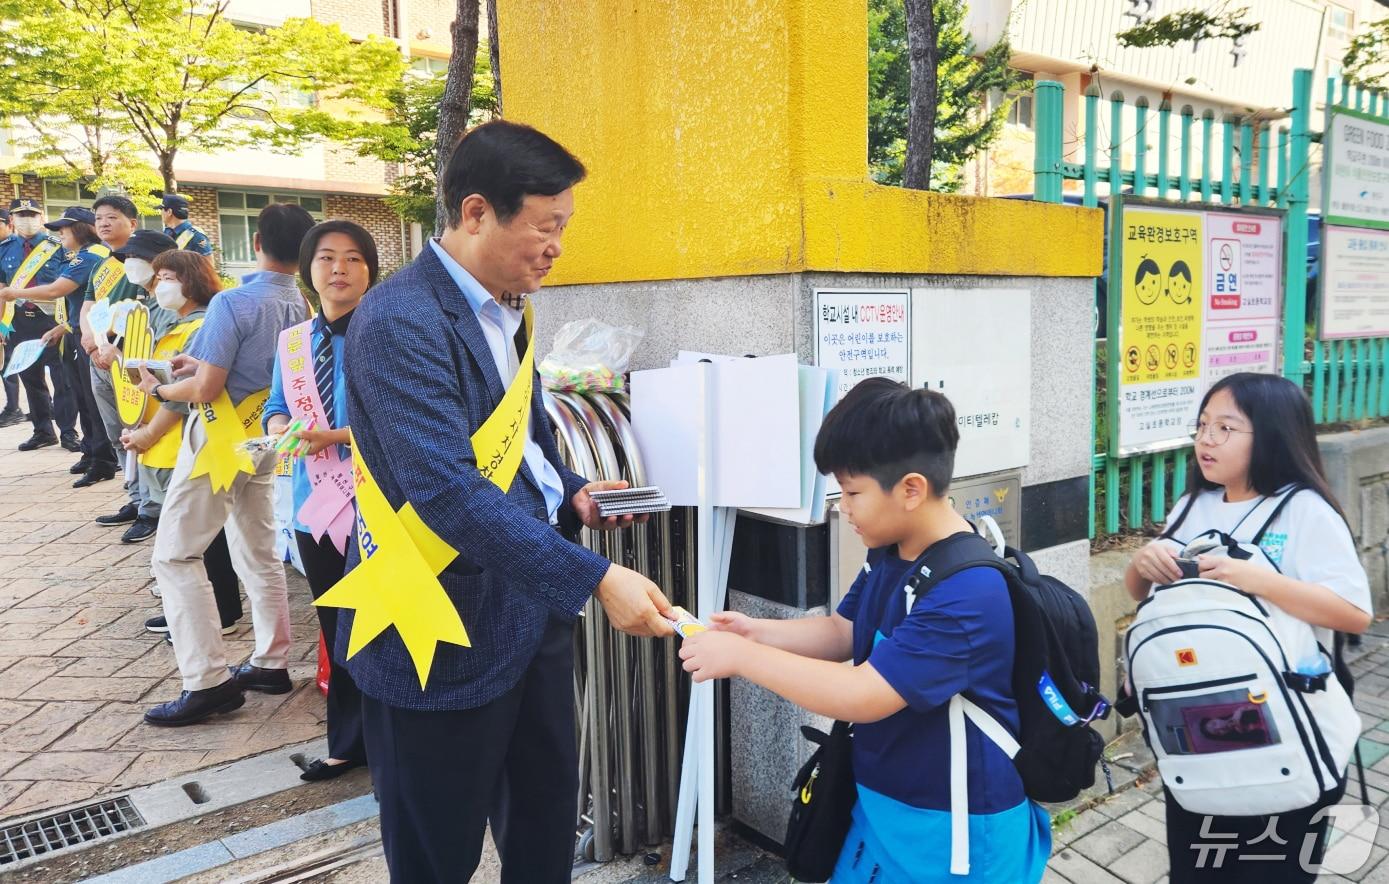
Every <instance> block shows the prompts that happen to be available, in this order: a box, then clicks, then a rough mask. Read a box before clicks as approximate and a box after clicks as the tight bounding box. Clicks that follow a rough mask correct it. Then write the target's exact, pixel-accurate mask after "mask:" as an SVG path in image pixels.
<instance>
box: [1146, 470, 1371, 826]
mask: <svg viewBox="0 0 1389 884" xmlns="http://www.w3.org/2000/svg"><path fill="white" fill-rule="evenodd" d="M1299 490H1301V489H1300V488H1298V487H1296V486H1294V487H1293V488H1292V489H1290V490H1286V491H1284V492H1283V493H1282V494H1280V495H1277V496H1275V497H1268V498H1264V499H1263V500H1262V501H1260V502H1259V503H1258V504H1257V505H1255V506H1254V507H1253V508H1252V509H1251V510H1250V512H1249V513H1248V514H1247V515H1246V516H1245V518H1244V519H1242V520H1241V522H1240V524H1239V525H1237V526H1236V527H1235V529H1234V530H1233V531H1231V532H1230V534H1228V535H1227V534H1222V533H1220V532H1215V531H1212V532H1207V534H1205V535H1200V536H1199V537H1195V538H1192V539H1191V540H1190V541H1188V542H1187V543H1186V544H1185V545H1186V546H1187V547H1188V548H1190V547H1192V546H1193V545H1196V546H1199V545H1200V544H1197V543H1196V541H1199V540H1202V539H1208V540H1211V541H1215V543H1216V544H1217V546H1216V547H1215V548H1214V549H1211V550H1209V551H1208V553H1207V554H1215V555H1219V554H1226V555H1231V556H1235V557H1237V558H1243V559H1251V560H1253V561H1255V562H1258V563H1260V564H1263V565H1265V566H1267V567H1269V568H1272V569H1274V570H1278V568H1277V566H1276V565H1275V564H1274V563H1273V562H1272V561H1270V560H1269V558H1268V557H1267V556H1266V555H1265V554H1264V552H1263V550H1262V549H1260V547H1259V541H1260V540H1262V539H1263V534H1264V532H1265V531H1266V530H1267V529H1268V526H1269V525H1270V524H1272V522H1273V521H1274V520H1275V519H1277V518H1278V515H1279V513H1280V512H1281V511H1282V509H1283V507H1284V506H1285V505H1286V504H1287V502H1288V500H1289V499H1290V498H1291V497H1292V496H1293V495H1294V494H1296V493H1297V492H1298V491H1299ZM1188 509H1189V507H1188ZM1265 514H1266V515H1265ZM1260 516H1263V517H1262V518H1260ZM1184 517H1185V512H1184V513H1183V514H1182V517H1181V518H1178V519H1176V520H1175V521H1174V524H1173V525H1172V527H1171V528H1169V529H1168V534H1165V535H1164V536H1168V535H1170V533H1171V532H1173V531H1177V530H1179V529H1180V527H1181V523H1182V521H1183V519H1184ZM1251 517H1253V518H1251ZM1246 523H1251V524H1253V525H1258V526H1259V527H1258V529H1257V531H1241V528H1242V527H1243V526H1244V525H1245V524H1246ZM1125 656H1126V658H1127V663H1128V672H1129V679H1130V683H1131V685H1132V701H1131V702H1133V703H1136V705H1137V711H1138V712H1139V713H1140V715H1141V717H1142V722H1143V735H1144V738H1145V739H1146V740H1147V741H1148V745H1149V747H1151V749H1152V751H1153V754H1154V755H1155V756H1156V758H1157V765H1158V772H1159V773H1160V774H1161V775H1162V782H1163V784H1164V785H1166V786H1167V788H1168V789H1169V790H1170V791H1171V792H1172V795H1173V796H1174V797H1175V798H1176V799H1177V803H1178V804H1180V805H1181V806H1182V807H1183V808H1184V809H1186V810H1188V811H1190V812H1192V813H1200V814H1211V815H1222V816H1255V815H1265V814H1276V813H1284V812H1287V811H1291V810H1296V809H1298V808H1303V807H1307V806H1308V805H1310V804H1312V803H1313V802H1315V801H1316V800H1318V798H1320V797H1321V793H1322V792H1324V791H1326V790H1328V789H1332V788H1334V787H1335V785H1336V783H1337V781H1338V779H1339V778H1340V776H1341V773H1342V772H1343V771H1344V770H1345V769H1346V765H1347V763H1348V761H1349V760H1350V756H1351V753H1352V751H1353V750H1354V748H1355V743H1356V740H1357V739H1358V738H1359V735H1360V717H1359V715H1358V714H1357V713H1356V711H1355V708H1354V706H1352V705H1351V701H1350V697H1349V696H1347V694H1346V692H1345V690H1344V689H1343V688H1342V686H1341V684H1340V682H1339V681H1337V679H1336V676H1335V674H1334V661H1333V659H1332V656H1331V654H1330V653H1328V651H1327V649H1326V648H1324V647H1322V646H1321V644H1320V643H1319V642H1318V641H1317V638H1316V635H1315V633H1313V631H1312V627H1311V626H1309V625H1307V624H1306V623H1304V622H1303V621H1301V620H1298V619H1296V618H1294V617H1291V616H1289V615H1288V614H1286V613H1284V612H1283V611H1281V610H1279V609H1278V608H1276V607H1274V606H1272V605H1270V604H1269V603H1268V602H1265V601H1263V600H1261V599H1258V598H1255V597H1254V596H1251V595H1248V594H1246V593H1244V592H1241V591H1240V590H1238V589H1236V588H1235V587H1233V586H1231V585H1229V584H1226V583H1217V582H1215V581H1211V580H1203V579H1200V578H1188V579H1184V580H1179V581H1177V582H1176V583H1172V584H1168V585H1166V586H1158V587H1155V588H1154V589H1153V592H1152V594H1151V595H1150V596H1149V597H1148V598H1147V599H1146V600H1144V601H1143V602H1142V603H1140V604H1139V606H1138V613H1137V615H1136V617H1135V619H1134V621H1133V623H1132V625H1130V626H1129V630H1128V635H1127V637H1126V638H1125ZM1120 709H1121V711H1125V710H1124V709H1123V705H1121V707H1120Z"/></svg>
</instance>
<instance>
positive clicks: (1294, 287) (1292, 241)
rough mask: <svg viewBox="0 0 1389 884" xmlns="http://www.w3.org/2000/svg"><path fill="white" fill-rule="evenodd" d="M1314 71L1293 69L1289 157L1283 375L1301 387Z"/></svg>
mask: <svg viewBox="0 0 1389 884" xmlns="http://www.w3.org/2000/svg"><path fill="white" fill-rule="evenodd" d="M1311 110H1312V72H1311V71H1309V70H1307V69H1305V68H1299V69H1298V70H1296V71H1294V72H1293V115H1292V136H1291V141H1290V143H1289V156H1288V184H1287V188H1288V199H1287V207H1288V214H1287V218H1286V224H1287V234H1286V248H1285V249H1284V262H1285V264H1284V267H1285V269H1284V274H1283V283H1284V284H1283V377H1285V378H1288V379H1289V380H1291V381H1292V382H1293V383H1295V384H1297V385H1298V386H1299V387H1300V386H1302V381H1303V377H1304V371H1303V360H1302V353H1303V348H1304V345H1305V338H1306V334H1305V328H1306V317H1307V178H1308V168H1307V166H1308V161H1309V154H1310V152H1311V146H1312V133H1311V131H1310V127H1309V125H1308V123H1309V120H1310V119H1311Z"/></svg>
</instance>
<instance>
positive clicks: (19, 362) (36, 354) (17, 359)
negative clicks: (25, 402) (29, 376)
mask: <svg viewBox="0 0 1389 884" xmlns="http://www.w3.org/2000/svg"><path fill="white" fill-rule="evenodd" d="M45 349H46V348H45V347H44V344H43V341H40V340H38V339H37V338H35V339H32V340H28V341H21V342H20V343H18V344H15V346H14V350H13V352H11V353H10V364H9V365H8V366H6V368H5V377H7V378H8V377H12V376H14V375H17V374H19V373H20V372H21V371H24V370H25V369H26V368H28V367H30V366H31V365H33V364H34V363H35V362H38V361H39V359H40V358H41V357H42V356H43V351H44V350H45Z"/></svg>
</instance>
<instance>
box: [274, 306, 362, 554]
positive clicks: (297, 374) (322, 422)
mask: <svg viewBox="0 0 1389 884" xmlns="http://www.w3.org/2000/svg"><path fill="white" fill-rule="evenodd" d="M313 322H314V321H313V320H312V319H310V320H308V321H306V322H301V323H300V324H298V325H296V326H294V327H293V328H289V329H286V330H285V331H283V332H281V334H280V342H279V343H280V346H279V350H280V376H281V378H282V383H283V384H284V394H285V404H286V405H287V406H288V408H289V412H290V416H291V417H293V418H300V419H303V420H304V421H305V422H306V423H307V422H308V421H309V420H310V419H311V418H317V419H318V426H320V427H325V428H327V427H332V426H333V422H332V421H331V420H330V419H329V416H328V415H326V414H324V411H323V401H322V400H321V399H320V398H319V396H318V382H317V381H316V380H315V379H314V366H313V347H312V346H311V341H312V340H313V337H312V334H311V332H312V329H313ZM304 461H305V463H304V464H303V465H302V466H303V467H304V469H307V470H308V471H309V487H310V488H311V489H312V490H311V491H310V492H309V497H308V499H307V500H305V501H304V505H303V506H301V507H300V508H299V512H298V513H297V514H296V518H298V519H299V521H300V522H302V523H303V524H304V527H305V528H308V529H309V534H310V535H311V536H313V537H314V538H320V537H324V536H325V535H326V536H327V537H328V538H329V539H330V540H332V541H333V545H334V546H336V547H337V548H338V552H340V553H343V554H344V555H346V553H347V538H348V537H350V536H351V534H352V523H353V521H354V518H355V517H354V515H353V507H352V499H353V487H352V456H351V455H350V454H349V455H348V456H346V457H343V456H342V455H340V454H339V453H338V446H337V445H329V446H328V447H327V448H324V449H323V450H322V451H320V452H318V453H317V454H315V455H313V456H312V457H306V458H304Z"/></svg>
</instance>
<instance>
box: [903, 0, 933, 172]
mask: <svg viewBox="0 0 1389 884" xmlns="http://www.w3.org/2000/svg"><path fill="white" fill-rule="evenodd" d="M906 13H907V52H908V61H909V62H910V65H911V97H910V99H909V102H910V103H909V107H908V110H907V157H906V161H905V163H904V165H903V168H902V186H903V187H910V188H912V189H913V190H927V189H929V188H930V186H931V155H932V154H934V153H935V148H936V104H937V94H936V93H937V87H938V84H937V82H936V16H935V9H934V0H906Z"/></svg>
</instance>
